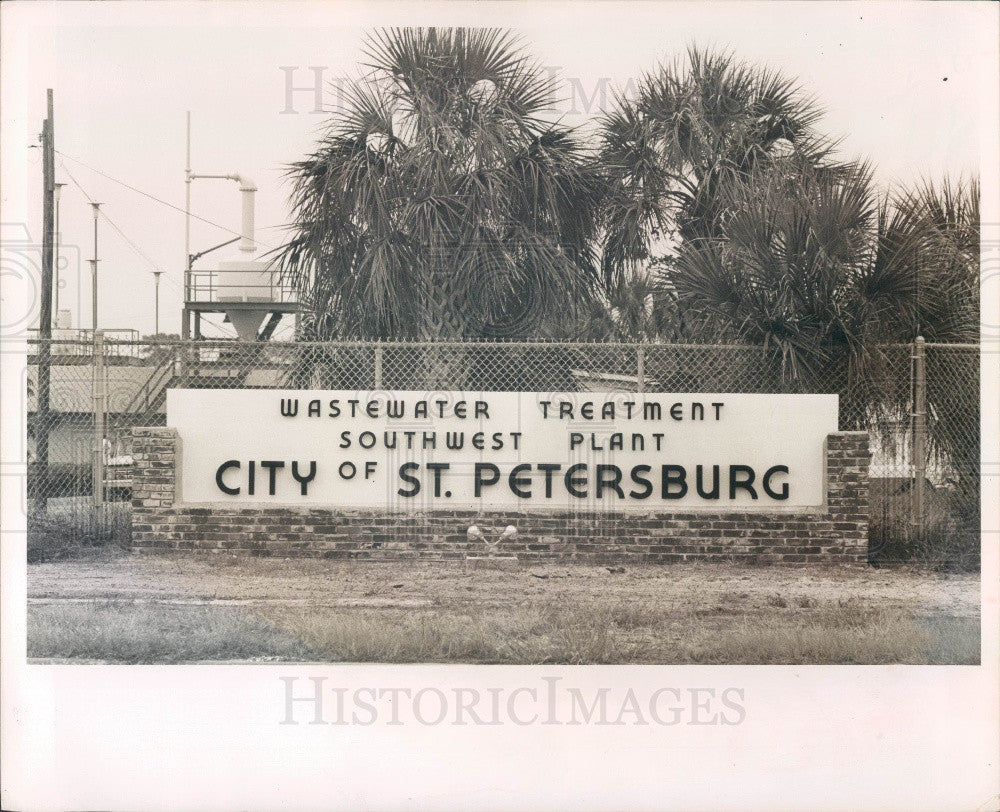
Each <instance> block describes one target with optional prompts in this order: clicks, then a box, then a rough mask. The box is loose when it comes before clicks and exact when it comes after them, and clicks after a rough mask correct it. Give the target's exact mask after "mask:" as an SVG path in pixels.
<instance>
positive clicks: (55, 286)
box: [52, 183, 66, 322]
mask: <svg viewBox="0 0 1000 812" xmlns="http://www.w3.org/2000/svg"><path fill="white" fill-rule="evenodd" d="M52 185H53V187H54V188H55V198H56V225H55V258H54V259H53V262H52V270H53V276H54V280H53V282H52V298H53V299H54V304H53V305H52V320H53V322H58V320H59V243H60V242H62V232H61V230H60V227H59V199H60V197H61V196H62V195H61V192H62V187H63V186H65V185H66V184H65V183H53V184H52Z"/></svg>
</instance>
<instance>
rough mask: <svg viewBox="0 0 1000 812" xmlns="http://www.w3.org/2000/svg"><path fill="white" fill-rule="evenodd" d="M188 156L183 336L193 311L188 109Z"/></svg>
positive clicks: (188, 126) (188, 124)
mask: <svg viewBox="0 0 1000 812" xmlns="http://www.w3.org/2000/svg"><path fill="white" fill-rule="evenodd" d="M185 123H186V128H185V132H186V135H185V144H186V158H185V164H184V190H185V191H184V285H183V287H184V312H183V317H182V319H181V338H183V339H188V338H190V337H191V324H190V316H191V312H190V311H189V310H188V302H189V301H191V111H190V110H188V111H187V116H186V119H185Z"/></svg>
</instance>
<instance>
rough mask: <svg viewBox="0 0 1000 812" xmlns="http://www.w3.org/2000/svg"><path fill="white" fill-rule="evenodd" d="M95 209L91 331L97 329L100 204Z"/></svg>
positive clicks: (91, 265)
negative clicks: (98, 222)
mask: <svg viewBox="0 0 1000 812" xmlns="http://www.w3.org/2000/svg"><path fill="white" fill-rule="evenodd" d="M90 205H91V206H93V207H94V258H93V259H92V260H91V261H90V263H91V264H90V269H91V271H92V272H93V273H92V274H91V287H90V295H91V304H90V321H91V325H90V327H91V329H92V330H96V329H97V215H98V209H99V208H100V205H101V204H100V203H91V204H90Z"/></svg>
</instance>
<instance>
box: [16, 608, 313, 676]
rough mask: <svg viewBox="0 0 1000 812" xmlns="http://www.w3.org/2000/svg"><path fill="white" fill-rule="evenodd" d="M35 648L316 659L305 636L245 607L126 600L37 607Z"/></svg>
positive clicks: (119, 659)
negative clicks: (276, 625)
mask: <svg viewBox="0 0 1000 812" xmlns="http://www.w3.org/2000/svg"><path fill="white" fill-rule="evenodd" d="M28 656H29V657H32V658H46V659H82V660H99V661H102V662H114V663H131V664H136V663H181V662H191V661H203V660H255V659H257V660H260V659H269V660H311V659H315V655H314V654H313V653H312V652H311V651H309V650H308V649H307V648H306V647H305V646H304V645H303V644H302V643H301V642H300V641H299V640H296V639H295V638H294V637H290V636H288V635H286V634H283V633H281V632H279V631H277V630H276V629H274V628H273V627H272V626H270V625H269V624H268V623H266V622H263V621H262V620H261V619H259V618H256V617H253V616H252V615H250V614H249V613H247V612H245V611H242V610H240V609H235V608H233V607H223V606H173V605H164V604H159V605H148V604H133V603H126V602H123V601H106V602H96V603H88V604H81V603H75V604H64V605H55V604H47V605H40V606H32V607H30V608H29V622H28Z"/></svg>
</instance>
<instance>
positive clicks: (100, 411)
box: [92, 330, 107, 523]
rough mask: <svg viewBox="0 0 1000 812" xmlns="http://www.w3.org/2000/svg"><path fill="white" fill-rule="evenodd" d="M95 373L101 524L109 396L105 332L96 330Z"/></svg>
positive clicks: (95, 468)
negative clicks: (105, 369) (106, 386)
mask: <svg viewBox="0 0 1000 812" xmlns="http://www.w3.org/2000/svg"><path fill="white" fill-rule="evenodd" d="M93 362H94V363H93V365H92V369H93V372H94V378H93V385H92V393H93V396H94V459H93V478H94V481H93V483H92V485H93V487H92V490H93V499H94V518H95V520H97V521H98V523H99V522H100V516H101V510H102V508H103V506H104V410H105V401H106V398H107V394H106V392H105V391H104V332H103V331H102V330H94V357H93Z"/></svg>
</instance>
